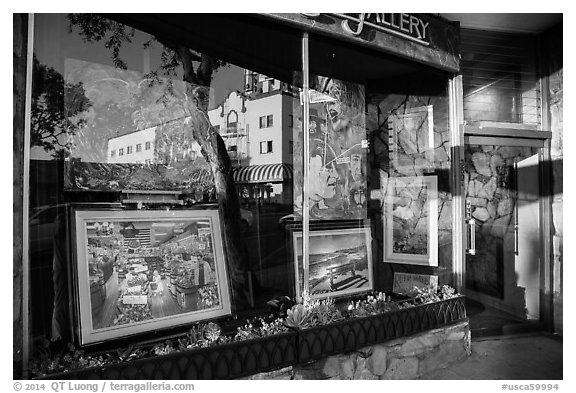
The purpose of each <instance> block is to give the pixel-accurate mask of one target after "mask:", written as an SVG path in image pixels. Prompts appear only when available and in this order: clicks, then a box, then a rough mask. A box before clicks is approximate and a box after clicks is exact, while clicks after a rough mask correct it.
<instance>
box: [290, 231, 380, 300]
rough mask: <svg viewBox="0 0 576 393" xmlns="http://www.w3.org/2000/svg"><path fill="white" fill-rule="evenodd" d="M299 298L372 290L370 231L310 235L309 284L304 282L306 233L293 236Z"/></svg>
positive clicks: (314, 232)
mask: <svg viewBox="0 0 576 393" xmlns="http://www.w3.org/2000/svg"><path fill="white" fill-rule="evenodd" d="M292 236H293V247H294V266H295V269H294V270H295V275H296V297H297V298H298V299H300V298H302V294H303V292H304V291H305V292H306V293H308V295H309V296H310V298H313V299H314V298H317V299H321V298H326V297H338V296H344V295H350V294H354V293H360V292H366V291H370V290H372V288H373V281H372V249H371V239H372V237H371V234H370V228H369V227H366V228H347V229H330V230H319V231H312V232H310V236H309V239H310V240H309V255H310V258H309V266H307V271H308V272H307V273H308V274H307V276H308V281H307V282H304V276H305V274H304V272H305V270H304V269H305V268H304V266H303V258H302V232H294V233H293V235H292Z"/></svg>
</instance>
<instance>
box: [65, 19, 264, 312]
mask: <svg viewBox="0 0 576 393" xmlns="http://www.w3.org/2000/svg"><path fill="white" fill-rule="evenodd" d="M68 19H69V21H70V24H71V26H70V31H71V32H73V30H74V28H77V29H79V33H80V35H81V37H82V38H83V39H84V41H85V42H89V43H94V42H100V41H103V42H104V43H105V45H106V47H107V48H108V49H110V52H111V56H112V60H113V62H114V64H115V66H116V67H117V68H120V69H127V64H126V62H125V61H124V60H123V59H122V58H121V49H122V46H123V45H124V44H125V43H131V42H132V39H133V38H134V35H135V29H133V28H130V27H128V26H125V25H124V24H122V23H119V22H116V21H112V20H109V19H107V18H105V17H102V16H99V15H93V14H69V15H68ZM156 44H160V45H162V47H161V48H162V53H161V55H160V62H159V64H158V68H157V69H156V70H153V71H151V72H149V73H148V74H146V76H145V77H146V80H147V83H143V84H142V85H141V86H140V90H138V91H136V92H135V94H136V95H138V99H139V101H140V102H142V103H149V105H146V106H143V107H142V110H134V111H133V113H132V118H133V120H134V121H135V122H136V124H138V129H146V128H149V127H150V126H152V125H157V124H158V119H162V118H163V117H162V116H166V118H168V119H186V121H182V123H184V125H181V128H182V130H183V132H184V133H186V136H187V137H188V136H189V137H192V138H193V139H194V140H196V142H198V144H199V145H200V147H201V149H202V153H203V156H204V157H205V159H206V161H207V162H208V164H209V165H210V167H211V170H212V174H213V176H214V178H215V181H214V187H215V191H216V196H217V198H218V202H219V203H218V206H219V210H220V214H221V216H222V219H223V222H224V223H226V224H225V226H224V231H225V232H226V236H224V239H225V243H226V244H225V247H224V249H225V250H226V254H227V261H228V263H229V265H230V272H231V281H232V290H233V295H232V296H233V297H234V298H235V299H237V304H239V305H240V304H242V303H246V302H247V299H246V293H245V292H244V289H245V288H246V284H245V275H244V274H243V272H244V271H247V264H248V255H247V250H246V248H245V244H244V243H243V238H242V234H241V232H240V207H239V201H238V196H237V194H236V192H235V185H234V180H233V177H232V176H231V174H232V165H231V161H230V159H229V156H228V153H227V151H226V148H225V143H224V141H223V140H222V138H221V136H220V135H219V134H218V133H217V132H215V130H214V127H212V125H211V124H210V120H209V117H208V104H209V98H210V85H211V82H212V77H213V72H214V71H215V70H217V69H218V68H220V67H223V66H225V63H224V62H223V61H222V60H219V59H215V58H213V57H211V56H210V55H208V54H206V53H200V52H198V51H196V50H193V49H191V48H188V47H186V46H184V45H182V44H180V43H179V42H177V41H166V40H163V39H162V38H160V37H153V36H150V39H149V40H147V41H146V42H145V43H144V47H143V49H148V48H150V47H151V46H153V45H156ZM177 75H181V76H182V80H183V81H184V82H185V83H186V86H185V87H186V91H185V94H184V95H182V96H180V93H179V92H178V91H177V90H176V89H175V83H174V81H175V78H176V77H177ZM154 92H156V94H154ZM158 93H159V94H158ZM177 114H179V116H176V115H177ZM161 125H162V127H160V133H165V135H167V133H166V131H167V130H165V129H163V128H166V124H161ZM168 139H169V138H168ZM161 142H162V143H164V146H163V147H164V149H159V146H156V149H155V150H160V152H159V154H168V155H169V156H170V155H172V154H174V153H176V152H174V151H171V150H170V149H169V147H171V146H172V147H173V144H172V143H170V141H169V140H166V139H165V138H162V140H161ZM174 142H175V141H174ZM270 147H271V146H270ZM172 150H173V149H172ZM155 154H156V153H155Z"/></svg>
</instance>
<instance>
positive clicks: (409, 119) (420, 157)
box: [388, 105, 434, 174]
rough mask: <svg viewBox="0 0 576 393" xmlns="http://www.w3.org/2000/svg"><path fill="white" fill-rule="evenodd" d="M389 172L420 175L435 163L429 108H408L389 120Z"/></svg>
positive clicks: (431, 112) (430, 108)
mask: <svg viewBox="0 0 576 393" xmlns="http://www.w3.org/2000/svg"><path fill="white" fill-rule="evenodd" d="M388 150H389V153H390V160H391V162H390V164H391V165H390V169H391V170H396V171H397V172H399V173H401V174H415V173H423V172H427V171H429V170H430V169H432V164H433V162H434V120H433V107H432V105H428V106H421V107H417V108H407V109H405V110H404V111H403V112H399V113H394V114H392V115H390V117H389V118H388Z"/></svg>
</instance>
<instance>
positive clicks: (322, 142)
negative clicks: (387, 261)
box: [293, 76, 368, 220]
mask: <svg viewBox="0 0 576 393" xmlns="http://www.w3.org/2000/svg"><path fill="white" fill-rule="evenodd" d="M311 79H312V82H311V87H312V90H311V93H310V100H311V102H310V118H309V130H308V133H309V137H310V141H309V145H310V156H309V157H308V161H309V168H310V171H309V179H310V180H309V185H310V188H309V190H310V201H309V204H310V219H311V220H344V219H364V218H366V156H367V155H366V152H367V147H368V144H367V140H366V119H365V111H364V105H365V103H364V100H365V97H364V94H365V93H364V86H363V85H360V84H355V83H350V82H345V81H341V80H337V79H333V78H327V77H321V76H317V77H312V78H311ZM293 110H294V113H295V117H296V118H299V119H300V121H299V122H297V124H295V127H294V156H293V157H294V213H295V214H296V216H297V217H301V215H302V207H303V201H302V198H303V196H302V189H303V184H304V176H303V172H302V168H303V162H302V157H303V150H304V149H303V145H302V141H303V135H302V124H303V123H302V105H300V103H298V102H295V104H294V108H293Z"/></svg>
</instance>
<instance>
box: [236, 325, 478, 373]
mask: <svg viewBox="0 0 576 393" xmlns="http://www.w3.org/2000/svg"><path fill="white" fill-rule="evenodd" d="M470 353H471V350H470V329H469V325H468V321H464V322H459V323H456V324H453V325H450V326H447V327H444V328H440V329H434V330H429V331H426V332H423V333H420V334H416V335H413V336H410V337H404V338H401V339H397V340H392V341H388V342H385V343H382V344H378V345H374V346H370V347H366V348H362V349H360V350H358V351H355V352H352V353H346V354H340V355H336V356H330V357H327V358H325V359H322V360H319V361H316V362H312V363H309V364H306V365H304V366H291V367H286V368H283V369H280V370H276V371H272V372H268V373H260V374H256V375H253V376H250V377H247V378H243V379H250V380H262V379H265V380H282V379H285V380H291V379H294V380H301V379H313V380H320V379H364V380H376V379H418V378H420V377H422V376H425V375H426V374H427V373H429V372H430V371H433V370H436V369H439V368H443V367H446V366H447V365H449V364H451V363H454V362H456V361H460V360H462V359H464V358H466V357H467V356H469V355H470Z"/></svg>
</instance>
